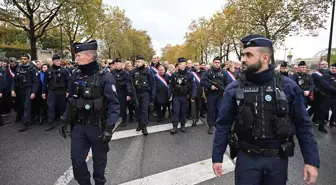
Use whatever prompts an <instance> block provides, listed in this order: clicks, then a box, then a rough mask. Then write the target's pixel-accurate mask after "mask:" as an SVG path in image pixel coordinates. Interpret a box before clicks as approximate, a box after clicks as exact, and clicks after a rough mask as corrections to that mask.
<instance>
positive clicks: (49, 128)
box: [45, 122, 55, 131]
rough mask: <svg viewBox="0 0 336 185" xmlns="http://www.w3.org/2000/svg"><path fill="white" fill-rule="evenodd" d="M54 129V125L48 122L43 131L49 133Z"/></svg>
mask: <svg viewBox="0 0 336 185" xmlns="http://www.w3.org/2000/svg"><path fill="white" fill-rule="evenodd" d="M54 128H55V125H54V124H53V122H48V127H47V128H46V129H45V131H50V130H52V129H54Z"/></svg>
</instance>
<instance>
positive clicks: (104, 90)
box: [62, 40, 120, 185]
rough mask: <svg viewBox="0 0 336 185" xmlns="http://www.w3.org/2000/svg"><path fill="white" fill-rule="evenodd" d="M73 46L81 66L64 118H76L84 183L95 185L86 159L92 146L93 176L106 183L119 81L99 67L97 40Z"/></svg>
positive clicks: (75, 157)
mask: <svg viewBox="0 0 336 185" xmlns="http://www.w3.org/2000/svg"><path fill="white" fill-rule="evenodd" d="M73 47H74V51H75V53H76V61H77V62H78V69H76V70H75V71H74V73H73V75H72V82H71V88H70V89H71V90H70V92H69V101H68V104H67V109H66V111H65V113H64V115H63V117H62V118H63V119H64V121H66V120H68V119H70V120H73V121H74V125H73V128H72V133H71V160H72V167H73V173H74V177H75V179H76V180H77V182H78V183H79V184H80V185H91V182H90V172H89V171H88V168H87V164H86V162H85V159H86V157H87V155H88V152H89V150H90V148H92V156H93V179H94V181H95V184H96V185H103V184H105V182H106V178H105V168H106V163H107V152H108V151H109V145H108V143H109V142H110V141H111V138H112V130H113V128H114V127H115V124H116V122H117V120H118V116H119V109H120V106H119V101H118V98H117V93H116V88H115V83H116V82H115V79H114V77H113V75H112V74H111V73H109V72H106V71H103V70H101V69H100V68H99V64H98V62H97V47H98V45H97V42H96V41H95V40H93V41H90V42H86V43H74V44H73ZM106 110H107V111H106Z"/></svg>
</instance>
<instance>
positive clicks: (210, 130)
mask: <svg viewBox="0 0 336 185" xmlns="http://www.w3.org/2000/svg"><path fill="white" fill-rule="evenodd" d="M212 133H213V126H209V128H208V134H212Z"/></svg>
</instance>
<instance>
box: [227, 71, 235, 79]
mask: <svg viewBox="0 0 336 185" xmlns="http://www.w3.org/2000/svg"><path fill="white" fill-rule="evenodd" d="M227 72H228V74H229V76H230V78H231V79H232V80H233V81H235V80H236V77H235V75H234V74H232V73H231V72H230V71H227Z"/></svg>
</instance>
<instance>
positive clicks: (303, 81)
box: [295, 73, 309, 90]
mask: <svg viewBox="0 0 336 185" xmlns="http://www.w3.org/2000/svg"><path fill="white" fill-rule="evenodd" d="M295 76H296V83H297V84H298V85H299V87H300V88H301V89H303V90H306V89H309V76H308V75H306V74H300V73H297V74H296V75H295Z"/></svg>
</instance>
